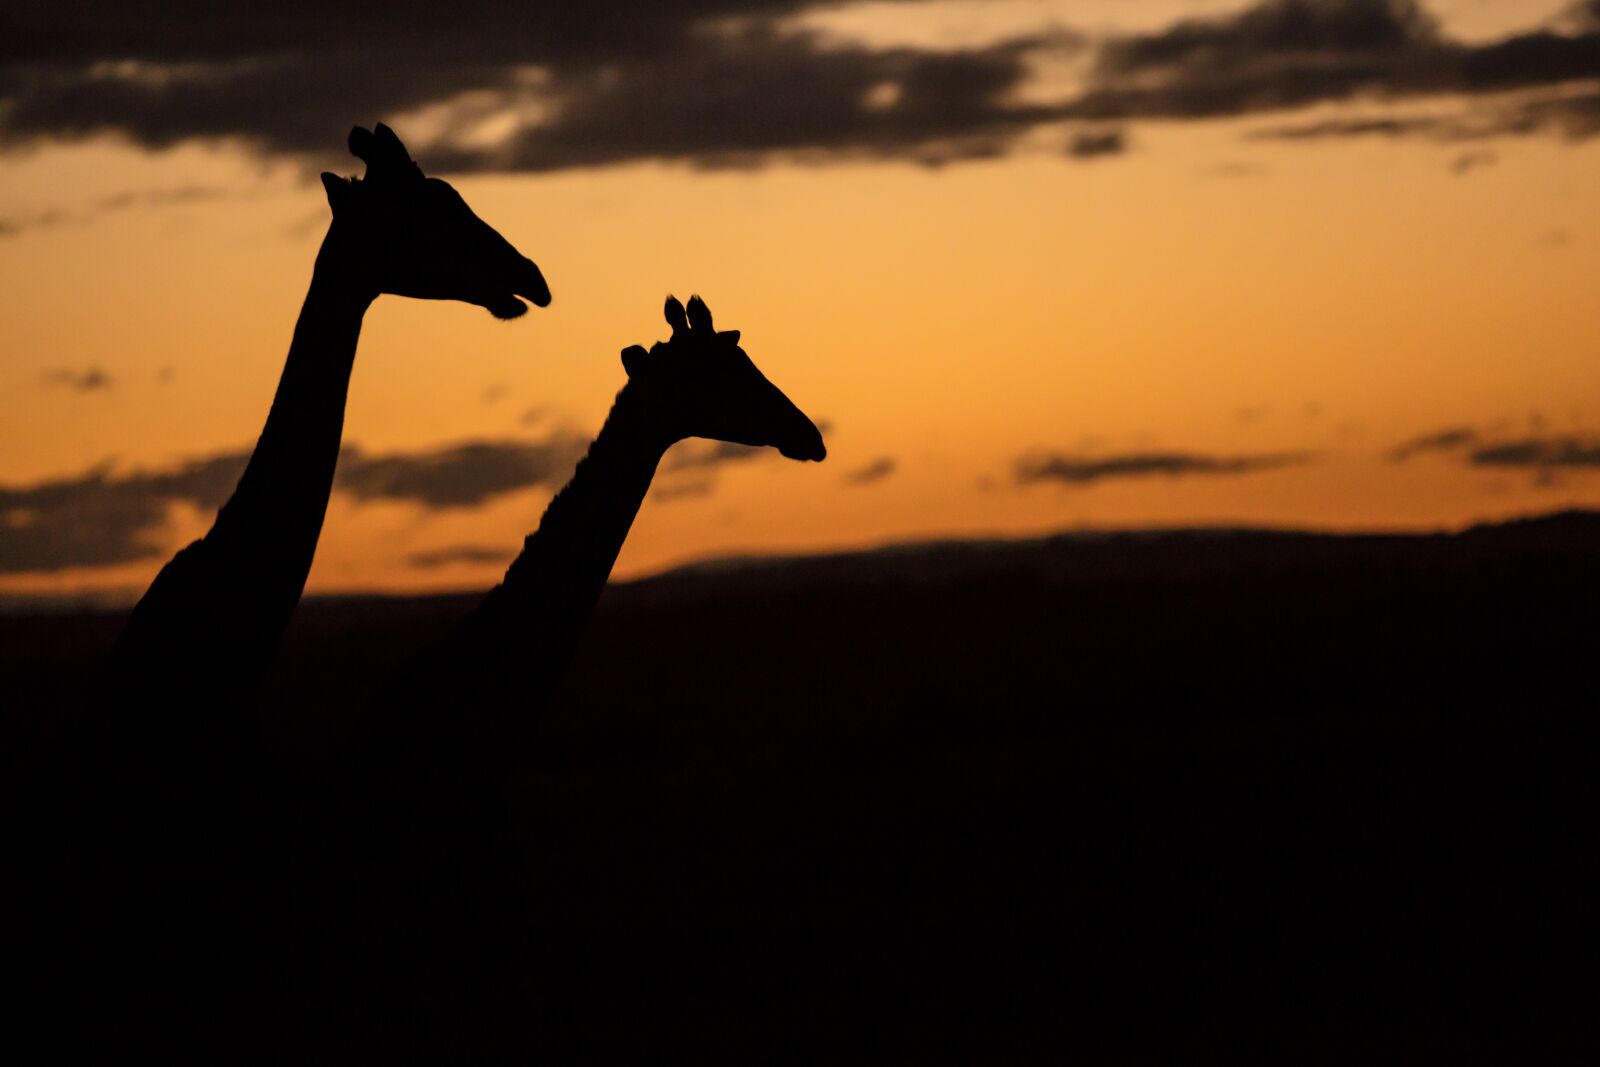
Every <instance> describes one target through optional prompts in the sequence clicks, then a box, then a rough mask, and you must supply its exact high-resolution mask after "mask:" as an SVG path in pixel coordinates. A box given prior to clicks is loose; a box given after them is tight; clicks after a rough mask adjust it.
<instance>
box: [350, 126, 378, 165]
mask: <svg viewBox="0 0 1600 1067" xmlns="http://www.w3.org/2000/svg"><path fill="white" fill-rule="evenodd" d="M349 145H350V154H351V155H352V156H355V157H356V158H357V159H359V160H361V162H363V163H365V164H367V166H369V167H370V166H371V165H372V157H373V155H374V154H375V153H374V152H373V150H372V131H371V130H369V129H367V128H366V127H364V126H352V127H350V140H349Z"/></svg>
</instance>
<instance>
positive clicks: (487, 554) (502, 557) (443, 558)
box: [406, 545, 513, 571]
mask: <svg viewBox="0 0 1600 1067" xmlns="http://www.w3.org/2000/svg"><path fill="white" fill-rule="evenodd" d="M512 555H513V550H512V549H509V548H506V547H505V546H504V545H449V546H447V547H445V548H433V549H428V550H427V551H424V552H413V553H411V554H410V555H409V556H407V557H406V565H407V566H409V567H415V568H416V569H417V570H424V571H429V570H437V569H438V568H440V567H448V566H451V565H453V564H457V563H477V564H484V563H509V562H510V561H511V557H512Z"/></svg>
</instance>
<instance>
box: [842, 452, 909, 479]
mask: <svg viewBox="0 0 1600 1067" xmlns="http://www.w3.org/2000/svg"><path fill="white" fill-rule="evenodd" d="M897 467H898V464H897V463H896V462H895V458H894V457H893V456H880V457H879V458H877V459H875V460H873V461H872V462H871V463H868V464H866V465H865V466H862V467H857V468H856V469H855V470H853V471H849V472H847V473H846V474H845V476H844V484H845V485H849V486H862V485H871V484H873V483H874V482H881V481H883V480H884V479H885V478H887V477H889V476H890V475H892V474H893V473H894V472H895V470H896V468H897Z"/></svg>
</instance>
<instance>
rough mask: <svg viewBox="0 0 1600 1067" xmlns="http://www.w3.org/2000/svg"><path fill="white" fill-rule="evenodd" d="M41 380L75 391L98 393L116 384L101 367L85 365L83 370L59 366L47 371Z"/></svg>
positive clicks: (46, 383)
mask: <svg viewBox="0 0 1600 1067" xmlns="http://www.w3.org/2000/svg"><path fill="white" fill-rule="evenodd" d="M41 380H42V381H43V382H44V384H45V385H55V386H62V387H64V388H67V389H71V390H72V391H73V392H75V393H97V392H100V391H101V390H104V389H110V388H111V386H112V385H113V384H114V381H113V379H112V377H111V375H109V374H107V373H106V372H105V371H104V370H103V369H102V368H100V367H85V368H84V369H83V370H71V369H69V368H66V367H57V368H55V369H54V370H47V371H45V372H44V375H43V376H42V378H41Z"/></svg>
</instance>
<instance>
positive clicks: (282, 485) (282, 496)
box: [120, 224, 377, 696]
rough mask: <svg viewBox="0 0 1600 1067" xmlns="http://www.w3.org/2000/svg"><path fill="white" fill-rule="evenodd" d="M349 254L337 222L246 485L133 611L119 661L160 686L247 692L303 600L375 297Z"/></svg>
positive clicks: (319, 259)
mask: <svg viewBox="0 0 1600 1067" xmlns="http://www.w3.org/2000/svg"><path fill="white" fill-rule="evenodd" d="M353 260H354V257H353V256H352V255H351V250H350V248H349V245H348V243H347V239H346V238H345V237H344V235H343V233H342V231H341V230H340V229H339V227H338V225H337V224H335V225H334V226H333V227H332V228H330V229H329V231H328V236H327V238H326V239H325V240H324V241H323V244H322V248H321V251H320V252H319V253H318V256H317V261H316V267H315V269H314V270H313V272H312V277H311V286H310V289H309V290H308V292H307V293H306V299H305V303H304V305H303V306H302V307H301V309H300V316H299V319H298V321H297V322H296V323H295V329H294V339H293V341H292V342H291V343H290V346H289V355H288V358H287V359H286V360H285V362H284V366H283V373H282V375H281V376H280V378H279V380H278V390H277V393H276V395H275V396H274V398H273V401H272V408H271V410H270V412H269V413H268V415H267V420H266V425H265V427H264V428H263V429H262V431H261V436H260V438H259V440H258V441H257V442H256V447H255V450H254V452H253V453H252V454H251V456H250V461H249V464H248V465H247V466H246V467H245V471H244V474H243V475H242V476H241V477H240V479H239V483H238V486H237V487H236V488H235V489H234V492H233V495H232V497H230V498H229V500H228V502H227V503H226V504H225V505H223V507H222V509H221V511H219V512H218V514H217V517H216V521H215V522H214V523H213V525H212V527H211V530H210V531H209V532H208V533H207V534H206V535H205V537H204V538H203V539H201V540H200V541H198V542H196V543H195V544H193V545H191V546H189V547H188V548H187V549H184V550H183V551H182V552H180V553H178V555H177V556H175V557H174V558H173V559H172V560H171V561H170V562H169V563H168V564H167V565H166V567H164V568H163V569H162V571H161V573H160V574H159V575H157V577H156V580H155V582H153V583H152V584H151V587H150V589H149V591H147V592H146V594H145V596H144V598H143V599H142V600H141V601H140V603H139V605H138V607H137V608H136V609H135V611H134V614H133V617H132V618H131V619H130V620H129V623H128V627H127V629H126V630H125V631H124V634H123V637H122V641H121V643H120V649H121V651H123V652H124V653H126V655H124V656H122V657H121V661H122V662H123V663H124V664H126V663H129V662H132V663H135V664H137V670H138V672H139V674H141V675H146V676H148V679H149V681H150V683H151V685H152V686H154V687H159V686H169V685H172V684H175V683H174V679H176V678H179V677H182V678H184V679H186V680H185V681H184V682H183V686H184V687H185V688H187V689H190V690H191V691H193V692H195V693H199V692H201V691H202V690H203V689H208V688H209V689H212V690H217V689H219V688H220V689H221V690H222V691H225V692H233V693H235V694H239V693H242V692H245V691H248V690H249V689H250V687H252V686H253V684H254V682H255V680H256V677H257V676H259V674H260V672H261V671H262V670H264V669H265V667H266V665H267V663H268V661H269V660H270V658H271V656H272V654H273V652H274V651H275V649H276V647H277V644H278V640H279V638H280V637H281V636H282V633H283V630H284V628H285V627H286V626H287V625H288V622H289V617H290V615H291V614H292V613H293V611H294V607H295V605H296V604H297V603H298V602H299V599H300V594H301V592H302V590H303V589H304V587H305V581H306V575H307V574H308V573H309V571H310V569H311V560H312V557H313V555H314V554H315V552H316V546H317V539H318V537H319V535H320V534H321V531H322V522H323V517H324V514H325V513H326V511H327V504H328V495H329V493H330V491H331V489H332V485H333V473H334V466H335V464H336V462H337V460H338V457H339V446H340V441H341V438H342V436H343V431H344V408H345V398H346V395H347V392H348V390H349V384H350V372H351V368H352V366H353V363H354V360H355V352H356V341H357V339H358V338H359V337H360V334H361V322H362V318H363V316H364V315H365V314H366V310H367V307H368V306H369V305H370V304H371V303H372V301H373V300H374V299H375V298H376V296H377V294H376V292H375V291H374V290H372V289H371V288H370V287H367V286H364V285H362V284H361V283H360V282H359V280H358V275H357V272H356V271H355V270H354V269H353V268H352V263H353ZM180 696H181V695H180Z"/></svg>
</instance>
